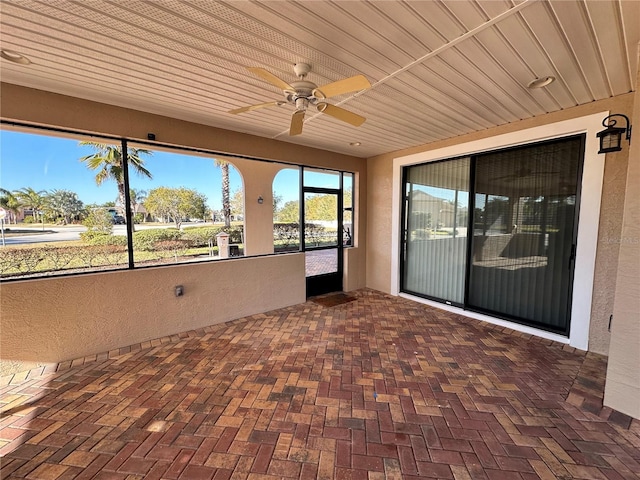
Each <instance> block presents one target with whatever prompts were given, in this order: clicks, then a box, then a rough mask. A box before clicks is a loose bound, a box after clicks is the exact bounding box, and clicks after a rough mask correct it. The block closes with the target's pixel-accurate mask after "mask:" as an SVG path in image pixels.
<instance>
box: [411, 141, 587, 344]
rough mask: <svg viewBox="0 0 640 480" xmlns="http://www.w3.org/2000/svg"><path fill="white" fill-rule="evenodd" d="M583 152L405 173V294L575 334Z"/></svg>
mask: <svg viewBox="0 0 640 480" xmlns="http://www.w3.org/2000/svg"><path fill="white" fill-rule="evenodd" d="M583 145H584V136H577V137H570V138H566V139H560V140H554V141H550V142H544V143H539V144H533V145H527V146H522V147H516V148H512V149H508V150H502V151H497V152H487V153H482V154H478V155H475V156H472V157H467V158H458V159H453V160H446V161H440V162H434V163H428V164H423V165H416V166H411V167H407V168H405V170H404V190H403V193H404V208H403V244H402V247H403V248H402V262H401V265H402V267H401V279H402V283H401V289H402V291H404V292H407V293H412V294H416V295H420V296H423V297H426V298H431V299H435V300H438V301H442V302H445V303H448V304H453V305H459V306H462V307H464V308H467V309H469V310H475V311H479V312H483V313H488V314H490V315H494V316H496V317H500V318H505V319H509V320H513V321H515V322H518V323H523V324H527V325H532V326H536V327H539V328H542V329H545V330H549V331H553V332H557V333H561V334H568V333H569V328H570V312H571V292H572V283H573V259H574V255H575V248H576V235H577V215H578V206H579V185H580V176H581V172H582V161H583ZM467 232H469V235H467Z"/></svg>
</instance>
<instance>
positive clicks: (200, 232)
mask: <svg viewBox="0 0 640 480" xmlns="http://www.w3.org/2000/svg"><path fill="white" fill-rule="evenodd" d="M220 232H226V233H228V234H229V243H242V232H243V228H242V225H234V226H233V227H230V228H226V227H224V226H218V227H210V226H207V227H186V228H185V229H184V234H183V237H182V238H184V239H185V240H190V241H191V242H192V243H193V245H194V246H196V247H206V246H207V245H209V240H213V242H214V244H216V245H217V243H216V235H218V234H219V233H220Z"/></svg>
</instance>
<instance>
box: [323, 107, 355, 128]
mask: <svg viewBox="0 0 640 480" xmlns="http://www.w3.org/2000/svg"><path fill="white" fill-rule="evenodd" d="M318 111H319V112H321V113H326V114H327V115H330V116H332V117H333V118H337V119H338V120H342V121H343V122H347V123H349V124H351V125H353V126H354V127H359V126H360V125H362V124H363V123H364V122H365V120H366V118H364V117H361V116H360V115H358V114H356V113H353V112H350V111H349V110H345V109H344V108H340V107H336V106H335V105H331V104H329V103H319V104H318Z"/></svg>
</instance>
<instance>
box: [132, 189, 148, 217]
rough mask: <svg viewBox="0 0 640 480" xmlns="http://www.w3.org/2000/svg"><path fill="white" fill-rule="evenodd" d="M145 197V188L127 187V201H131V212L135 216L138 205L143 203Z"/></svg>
mask: <svg viewBox="0 0 640 480" xmlns="http://www.w3.org/2000/svg"><path fill="white" fill-rule="evenodd" d="M146 198H147V191H146V190H136V189H135V188H130V189H129V201H130V202H131V213H132V214H133V215H134V216H135V215H136V214H137V213H138V209H139V208H140V205H142V204H143V203H144V201H145V200H146Z"/></svg>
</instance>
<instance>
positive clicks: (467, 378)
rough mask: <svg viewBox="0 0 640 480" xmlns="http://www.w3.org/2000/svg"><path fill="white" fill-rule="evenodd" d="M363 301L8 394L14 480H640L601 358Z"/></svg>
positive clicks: (9, 468) (29, 383)
mask: <svg viewBox="0 0 640 480" xmlns="http://www.w3.org/2000/svg"><path fill="white" fill-rule="evenodd" d="M355 295H356V296H357V297H358V298H357V300H355V301H352V302H349V303H346V304H344V305H339V306H335V307H330V308H327V307H323V306H321V305H318V304H317V303H313V302H307V303H305V304H302V305H298V306H294V307H290V308H285V309H281V310H277V311H274V312H269V313H266V314H260V315H254V316H252V317H249V318H245V319H241V320H237V321H233V322H230V323H227V324H224V325H218V326H213V327H208V328H205V329H202V330H199V331H196V332H188V333H185V334H183V335H179V336H175V337H171V340H170V341H169V340H167V341H164V342H151V343H149V344H144V345H142V346H140V345H139V346H137V347H134V348H126V349H123V350H124V351H123V352H121V353H122V354H121V355H118V356H112V357H113V358H110V357H109V356H108V355H103V356H97V357H96V359H95V361H93V362H89V363H84V364H82V363H83V362H78V363H76V365H78V366H73V362H71V363H68V364H67V365H65V367H68V368H66V369H61V370H60V369H59V371H58V372H56V373H46V372H45V374H44V375H41V376H36V377H33V378H27V379H26V380H23V381H21V383H19V384H18V385H13V384H9V385H6V386H4V387H2V390H0V391H1V393H2V397H1V401H2V406H3V410H4V416H3V418H2V422H1V423H0V439H1V440H0V446H1V450H0V453H2V455H3V458H2V470H1V472H2V473H1V476H2V478H6V479H10V478H27V479H41V480H49V479H60V480H62V479H72V478H75V479H96V480H107V479H113V480H117V479H141V478H145V479H174V480H175V479H192V480H199V479H209V480H211V479H216V480H218V479H276V478H282V479H290V478H302V479H316V478H318V479H332V478H336V479H367V480H378V479H384V478H387V479H399V478H407V479H410V478H443V479H458V480H463V479H476V478H477V479H535V478H542V479H553V478H560V479H570V478H581V479H638V478H640V426H639V425H638V423H637V422H636V421H633V422H631V421H630V419H629V418H628V417H625V416H624V415H620V414H617V413H616V412H611V411H610V410H608V409H603V408H602V403H601V399H602V385H603V379H604V373H605V372H604V368H605V361H604V359H603V358H601V357H597V356H592V355H584V354H581V353H578V352H574V351H572V350H571V349H568V348H566V347H565V348H563V347H562V346H559V345H557V344H552V343H551V342H548V341H547V342H545V341H539V340H536V339H533V338H531V337H528V336H526V335H522V334H515V333H514V332H511V331H507V330H506V329H501V328H489V327H486V326H483V325H482V324H480V323H478V322H476V321H472V320H468V319H465V318H463V317H460V316H457V315H453V314H450V313H446V312H443V311H439V310H436V309H431V308H429V307H425V306H423V305H419V304H416V303H414V302H411V301H408V300H404V299H399V298H395V297H389V296H386V295H383V294H380V293H378V292H374V291H371V290H362V291H358V292H356V294H355Z"/></svg>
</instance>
